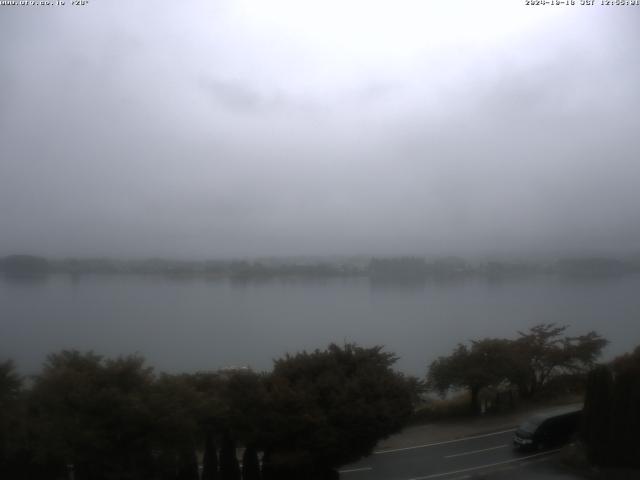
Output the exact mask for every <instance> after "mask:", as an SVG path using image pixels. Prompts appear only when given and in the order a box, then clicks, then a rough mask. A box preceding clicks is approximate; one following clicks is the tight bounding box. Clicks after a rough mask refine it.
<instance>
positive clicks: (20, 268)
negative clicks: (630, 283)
mask: <svg viewBox="0 0 640 480" xmlns="http://www.w3.org/2000/svg"><path fill="white" fill-rule="evenodd" d="M0 272H4V273H5V274H6V275H10V276H11V275H13V276H20V275H43V274H48V273H65V274H71V275H81V274H141V275H198V276H209V277H226V278H235V279H240V280H242V279H261V278H265V279H266V278H272V277H315V278H328V277H346V276H368V277H370V278H371V279H372V280H376V281H408V282H414V281H424V280H427V279H430V278H431V279H447V278H466V277H471V276H484V277H510V276H523V275H534V274H555V275H566V276H618V275H627V274H633V273H639V272H640V258H633V259H624V260H621V259H615V258H599V257H584V258H565V259H559V260H553V261H536V262H534V261H497V260H494V261H475V262H472V261H467V260H464V259H462V258H459V257H441V258H435V259H427V258H425V257H386V258H375V257H374V258H364V257H353V258H347V259H329V258H328V259H326V260H317V259H295V260H291V259H266V260H202V261H198V260H168V259H161V258H152V259H144V260H119V259H111V258H66V259H47V258H44V257H39V256H34V255H10V256H7V257H4V258H0Z"/></svg>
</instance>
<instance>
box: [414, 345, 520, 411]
mask: <svg viewBox="0 0 640 480" xmlns="http://www.w3.org/2000/svg"><path fill="white" fill-rule="evenodd" d="M511 353H512V350H511V343H510V342H509V341H508V340H504V339H497V338H486V339H484V340H477V341H472V342H471V346H470V347H468V346H466V345H463V344H459V345H458V346H457V347H456V349H455V350H454V351H453V352H452V353H451V355H449V356H446V357H439V358H438V359H437V360H434V361H433V362H432V363H431V365H430V366H429V372H428V374H427V385H428V387H429V388H430V389H432V390H436V391H438V392H439V393H440V394H441V395H445V394H446V393H447V392H448V391H449V390H450V389H452V388H463V389H466V390H468V392H469V398H470V404H469V410H470V412H471V413H472V414H478V413H480V392H481V390H482V389H483V388H486V387H489V386H498V385H499V384H501V383H502V382H504V381H505V380H506V379H507V377H508V375H509V373H510V372H509V370H508V369H509V368H510V363H509V360H510V356H511Z"/></svg>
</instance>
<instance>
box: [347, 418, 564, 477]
mask: <svg viewBox="0 0 640 480" xmlns="http://www.w3.org/2000/svg"><path fill="white" fill-rule="evenodd" d="M513 432H514V431H513V430H503V431H500V432H495V433H489V434H483V435H475V436H471V437H467V438H462V439H459V440H449V441H445V442H436V443H430V444H426V445H416V446H412V447H405V448H398V449H394V450H383V451H378V452H375V453H374V454H373V455H371V456H369V457H367V458H365V459H363V460H361V461H359V462H357V463H354V464H351V465H348V466H345V467H343V468H342V469H341V470H340V478H341V480H431V479H438V480H461V479H465V478H496V479H498V478H500V479H502V478H545V479H547V478H548V479H556V478H557V479H560V478H562V479H565V478H566V479H568V478H573V477H568V476H565V475H561V474H556V473H554V472H553V469H552V468H551V469H549V467H548V466H545V465H544V464H545V462H546V463H548V462H549V460H550V459H552V457H553V455H554V454H555V453H557V450H552V451H545V452H527V453H520V452H517V451H514V449H513V447H512V439H513ZM516 469H517V475H516V473H515V472H516Z"/></svg>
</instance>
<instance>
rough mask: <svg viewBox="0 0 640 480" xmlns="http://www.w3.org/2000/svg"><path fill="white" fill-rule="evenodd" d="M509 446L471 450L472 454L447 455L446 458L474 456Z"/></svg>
mask: <svg viewBox="0 0 640 480" xmlns="http://www.w3.org/2000/svg"><path fill="white" fill-rule="evenodd" d="M507 447H508V445H507V444H505V445H498V446H497V447H489V448H483V449H481V450H471V451H470V452H463V453H454V454H453V455H445V456H444V458H456V457H464V456H465V455H473V454H474V453H482V452H488V451H490V450H498V449H499V448H507Z"/></svg>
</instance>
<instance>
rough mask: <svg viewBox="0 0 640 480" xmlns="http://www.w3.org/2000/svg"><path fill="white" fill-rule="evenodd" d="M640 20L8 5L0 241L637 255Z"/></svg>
mask: <svg viewBox="0 0 640 480" xmlns="http://www.w3.org/2000/svg"><path fill="white" fill-rule="evenodd" d="M578 3H579V2H578ZM639 40H640V7H633V6H627V7H618V6H613V7H604V6H593V7H584V6H583V7H580V6H577V5H576V6H574V7H555V6H537V7H531V6H529V7H528V6H525V5H524V0H522V1H514V0H504V1H503V0H492V1H489V2H478V1H477V0H470V1H465V0H458V1H456V2H451V1H446V0H441V1H427V0H395V1H382V0H379V1H378V0H366V1H365V0H322V1H303V0H270V1H265V0H254V1H249V0H233V1H232V0H220V1H215V0H207V1H199V0H189V1H186V0H185V1H164V0H156V1H151V0H146V1H135V0H128V1H114V0H90V2H89V4H88V5H86V6H84V7H74V6H71V5H70V2H69V1H67V5H66V6H64V7H57V6H49V7H36V6H28V7H25V6H23V7H21V6H0V60H1V61H0V81H1V87H2V88H1V89H0V254H9V253H16V252H30V253H36V254H43V255H47V256H89V255H107V256H124V257H139V256H165V257H192V258H205V257H207V258H209V257H229V256H255V255H306V254H314V255H326V254H359V253H363V254H408V253H411V254H459V255H484V254H509V255H511V254H527V253H552V254H556V253H564V252H576V253H585V252H586V253H615V254H627V253H638V252H640V208H639V205H640V188H639V187H640V156H639V153H640V131H639V128H640V126H639V122H638V111H639V107H640V56H639V54H638V43H639Z"/></svg>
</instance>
